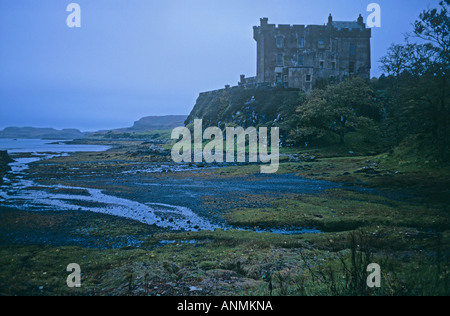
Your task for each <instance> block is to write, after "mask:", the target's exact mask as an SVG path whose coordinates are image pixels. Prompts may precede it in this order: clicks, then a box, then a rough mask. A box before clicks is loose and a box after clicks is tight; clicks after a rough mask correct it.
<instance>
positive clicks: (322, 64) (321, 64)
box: [319, 60, 325, 69]
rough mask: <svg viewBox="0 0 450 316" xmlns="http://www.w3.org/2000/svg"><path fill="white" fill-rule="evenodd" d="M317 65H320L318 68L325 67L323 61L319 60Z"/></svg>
mask: <svg viewBox="0 0 450 316" xmlns="http://www.w3.org/2000/svg"><path fill="white" fill-rule="evenodd" d="M319 67H320V69H323V68H324V67H325V61H323V60H321V61H320V62H319Z"/></svg>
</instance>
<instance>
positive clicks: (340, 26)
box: [253, 13, 370, 32]
mask: <svg viewBox="0 0 450 316" xmlns="http://www.w3.org/2000/svg"><path fill="white" fill-rule="evenodd" d="M260 22H261V23H260V25H259V26H254V27H253V28H254V29H255V30H261V31H264V30H280V31H283V30H289V29H308V28H317V27H324V26H332V27H333V28H334V29H336V30H337V31H346V32H348V31H350V32H351V31H356V32H359V31H367V30H370V29H367V28H366V24H365V23H364V21H363V17H362V15H361V14H359V16H358V18H357V20H355V21H333V17H332V15H331V13H330V15H329V17H328V23H325V24H323V25H319V24H310V25H305V24H293V25H291V24H269V18H267V17H264V18H261V19H260Z"/></svg>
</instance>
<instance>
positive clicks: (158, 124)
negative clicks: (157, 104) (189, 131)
mask: <svg viewBox="0 0 450 316" xmlns="http://www.w3.org/2000/svg"><path fill="white" fill-rule="evenodd" d="M187 117H188V116H187V115H166V116H146V117H143V118H141V119H140V120H139V121H137V122H134V125H133V126H132V127H130V128H127V131H129V132H145V131H156V130H167V129H174V128H176V127H180V126H184V121H186V119H187Z"/></svg>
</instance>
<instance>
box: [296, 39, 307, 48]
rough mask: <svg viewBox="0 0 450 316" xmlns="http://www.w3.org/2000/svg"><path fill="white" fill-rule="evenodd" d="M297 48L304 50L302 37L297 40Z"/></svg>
mask: <svg viewBox="0 0 450 316" xmlns="http://www.w3.org/2000/svg"><path fill="white" fill-rule="evenodd" d="M297 47H298V48H304V47H305V38H304V37H299V38H297Z"/></svg>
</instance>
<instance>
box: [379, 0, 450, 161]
mask: <svg viewBox="0 0 450 316" xmlns="http://www.w3.org/2000/svg"><path fill="white" fill-rule="evenodd" d="M439 5H440V8H439V9H436V8H435V9H428V10H425V11H423V12H422V13H421V14H420V16H419V20H417V21H415V23H414V30H413V34H412V36H409V37H407V38H406V40H405V43H404V44H396V45H392V46H391V47H390V48H389V50H388V52H387V54H386V55H385V56H384V57H383V58H382V59H381V60H380V61H381V63H382V67H381V69H382V70H384V71H385V72H386V73H387V74H388V75H389V76H390V77H391V78H393V80H391V86H390V87H389V88H388V89H387V91H388V92H389V97H388V98H387V99H386V102H385V103H384V108H385V112H386V121H385V124H386V126H387V129H388V130H390V131H392V136H394V137H396V138H397V139H398V140H399V141H401V140H402V139H405V138H406V137H408V136H409V135H421V136H423V137H422V138H423V139H426V141H424V143H422V144H416V146H427V147H428V148H429V149H432V150H434V151H436V158H437V159H439V160H448V159H449V158H450V151H449V149H450V135H449V129H448V124H449V121H450V108H449V91H450V81H449V71H450V69H449V61H450V57H449V49H450V16H449V10H448V7H449V5H450V0H445V1H441V2H440V4H439ZM412 40H416V42H412ZM427 137H428V138H427ZM432 147H434V148H432Z"/></svg>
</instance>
